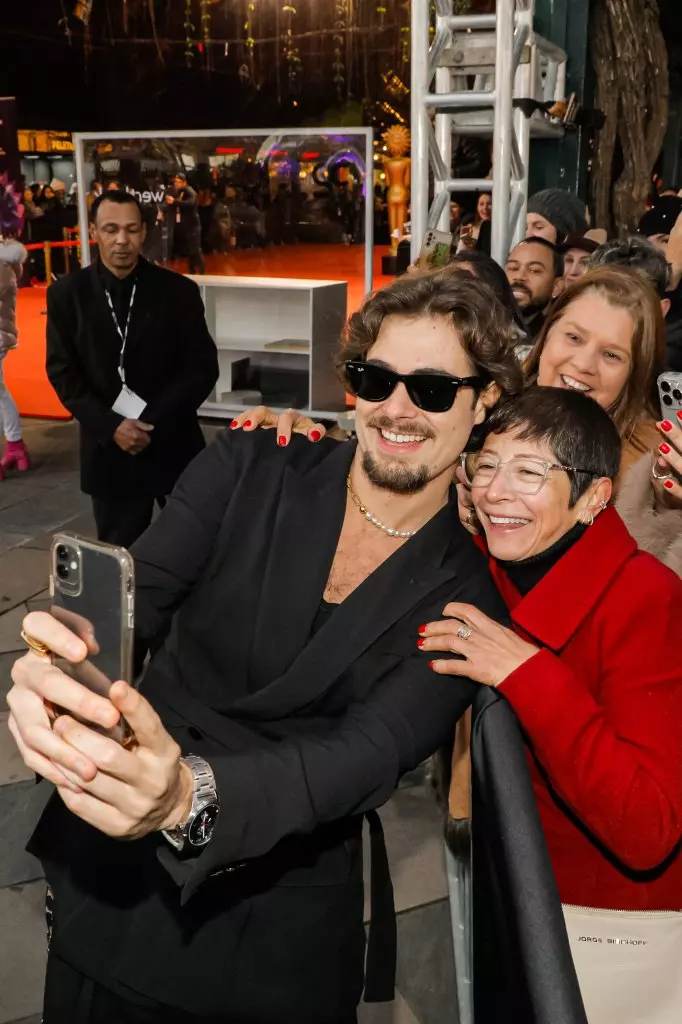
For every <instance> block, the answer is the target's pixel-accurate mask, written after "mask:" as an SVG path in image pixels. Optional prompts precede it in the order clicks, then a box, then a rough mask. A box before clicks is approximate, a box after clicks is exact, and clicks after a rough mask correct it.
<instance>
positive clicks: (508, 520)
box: [488, 513, 530, 526]
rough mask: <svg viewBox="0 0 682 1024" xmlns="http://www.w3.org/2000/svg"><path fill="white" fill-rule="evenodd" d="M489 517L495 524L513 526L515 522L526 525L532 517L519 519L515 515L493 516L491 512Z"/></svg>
mask: <svg viewBox="0 0 682 1024" xmlns="http://www.w3.org/2000/svg"><path fill="white" fill-rule="evenodd" d="M488 519H489V520H490V522H491V523H492V524H493V526H511V525H512V524H514V523H518V524H519V526H525V525H526V523H529V522H530V519H517V518H516V517H515V516H491V515H490V513H488Z"/></svg>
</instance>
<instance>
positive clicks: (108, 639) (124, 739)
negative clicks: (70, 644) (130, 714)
mask: <svg viewBox="0 0 682 1024" xmlns="http://www.w3.org/2000/svg"><path fill="white" fill-rule="evenodd" d="M50 611H51V614H52V615H53V616H54V617H55V619H57V620H58V621H59V622H61V623H63V625H65V626H66V627H67V628H68V629H70V630H71V631H72V632H73V633H76V634H77V635H78V636H80V637H81V639H83V640H85V642H86V643H87V644H88V648H89V654H88V657H87V659H86V660H85V661H82V662H79V663H78V664H76V665H74V664H72V663H71V662H68V661H66V660H64V659H63V658H58V659H56V661H55V664H57V665H58V666H59V668H60V669H61V670H62V671H63V672H65V673H66V674H67V675H69V676H71V678H72V679H75V680H76V682H78V683H81V684H82V685H83V686H86V687H87V688H88V689H89V690H92V691H93V693H97V694H100V696H102V697H106V696H108V694H109V687H110V686H111V684H112V683H114V682H117V681H118V680H120V679H122V680H124V681H125V682H127V683H132V682H133V638H134V630H135V568H134V563H133V559H132V556H131V555H130V554H129V553H128V551H126V550H125V548H119V547H114V546H112V545H111V544H105V543H103V542H102V541H96V540H86V539H85V538H83V537H78V536H76V534H71V533H57V534H55V535H54V537H53V538H52V546H51V549H50ZM73 717H76V716H75V715H74V716H73ZM85 724H86V725H88V726H89V727H90V728H91V729H95V730H97V731H98V732H102V733H105V734H106V735H107V736H110V737H111V738H112V739H115V740H117V742H119V743H122V744H124V745H126V744H127V743H129V742H130V740H131V739H132V733H131V731H130V728H129V726H128V723H127V722H125V721H124V720H123V719H121V721H120V722H119V723H118V724H117V725H116V726H114V728H113V729H104V728H102V727H101V726H97V725H95V724H94V723H92V722H86V723H85Z"/></svg>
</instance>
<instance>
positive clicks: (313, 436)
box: [310, 430, 322, 441]
mask: <svg viewBox="0 0 682 1024" xmlns="http://www.w3.org/2000/svg"><path fill="white" fill-rule="evenodd" d="M321 437H322V434H321V433H320V432H319V430H311V431H310V440H311V441H319V440H320V438H321Z"/></svg>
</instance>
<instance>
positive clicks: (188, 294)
mask: <svg viewBox="0 0 682 1024" xmlns="http://www.w3.org/2000/svg"><path fill="white" fill-rule="evenodd" d="M182 283H183V286H184V287H183V293H182V297H181V298H182V302H181V303H180V304H179V305H178V311H177V312H178V320H177V327H176V330H177V332H178V333H179V335H180V338H181V346H180V350H181V352H182V358H181V359H180V360H178V361H177V363H176V366H175V372H174V373H173V376H172V379H171V381H170V383H169V384H168V386H167V387H166V388H164V389H163V391H162V392H161V393H160V394H158V395H156V397H155V398H153V399H152V401H151V402H149V403H148V405H147V406H146V408H145V409H144V412H143V413H142V416H141V419H143V420H144V422H145V423H151V424H153V425H154V424H157V423H159V422H160V421H161V420H164V419H169V418H172V417H173V416H174V415H178V414H179V413H187V412H191V413H195V412H196V411H197V409H198V408H199V406H200V405H201V404H202V402H205V401H206V399H207V398H208V396H209V395H210V393H211V391H212V390H213V387H214V385H215V382H216V381H217V379H218V352H217V349H216V345H215V342H214V341H213V338H212V337H211V335H210V334H209V331H208V327H207V326H206V317H205V315H204V304H203V302H202V301H201V293H200V291H199V289H198V287H197V286H196V285H195V284H194V282H193V281H186V280H183V282H182Z"/></svg>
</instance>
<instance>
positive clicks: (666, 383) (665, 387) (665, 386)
mask: <svg viewBox="0 0 682 1024" xmlns="http://www.w3.org/2000/svg"><path fill="white" fill-rule="evenodd" d="M661 391H665V392H666V394H667V392H668V391H670V381H667V380H662V381H661Z"/></svg>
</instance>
